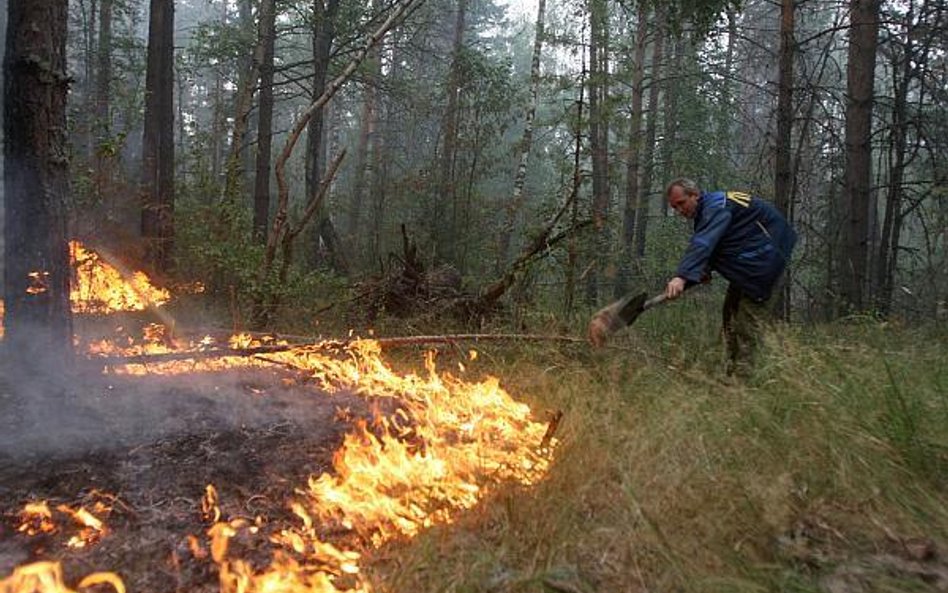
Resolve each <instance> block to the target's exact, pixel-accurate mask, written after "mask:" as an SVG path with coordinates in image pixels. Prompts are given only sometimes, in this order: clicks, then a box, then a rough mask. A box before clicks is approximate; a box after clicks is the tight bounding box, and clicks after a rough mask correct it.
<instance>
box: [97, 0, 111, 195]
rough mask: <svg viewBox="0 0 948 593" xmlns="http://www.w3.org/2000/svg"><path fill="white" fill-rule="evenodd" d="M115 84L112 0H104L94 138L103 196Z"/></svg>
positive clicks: (98, 185)
mask: <svg viewBox="0 0 948 593" xmlns="http://www.w3.org/2000/svg"><path fill="white" fill-rule="evenodd" d="M111 84H112V0H102V3H101V4H100V5H99V43H98V47H97V55H96V76H95V138H96V144H97V146H96V147H95V149H94V151H93V154H94V155H95V156H94V163H95V187H96V194H97V195H99V196H101V195H102V191H103V188H105V187H108V184H109V181H110V179H109V177H110V175H109V169H108V167H109V165H108V163H109V160H110V159H111V156H110V154H109V152H108V151H106V150H105V145H106V143H108V142H111V138H112V131H111V128H112V118H111V115H110V110H111V99H112V95H111Z"/></svg>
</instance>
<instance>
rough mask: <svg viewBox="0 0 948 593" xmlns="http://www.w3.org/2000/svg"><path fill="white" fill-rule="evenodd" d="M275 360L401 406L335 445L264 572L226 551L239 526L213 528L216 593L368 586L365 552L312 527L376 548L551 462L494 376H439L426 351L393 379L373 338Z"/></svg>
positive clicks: (539, 473)
mask: <svg viewBox="0 0 948 593" xmlns="http://www.w3.org/2000/svg"><path fill="white" fill-rule="evenodd" d="M272 357H273V358H274V359H278V360H280V361H281V362H282V363H284V364H290V365H293V366H296V367H299V368H303V369H306V370H308V371H309V372H310V373H311V374H312V376H313V377H314V378H316V379H317V380H319V381H320V382H321V383H322V388H323V389H325V390H333V389H340V388H347V389H352V390H355V391H357V392H360V393H364V394H370V395H373V396H376V397H379V396H381V397H391V398H397V402H398V404H399V406H400V407H399V408H398V411H397V412H395V413H394V414H392V415H391V416H389V417H383V418H379V419H378V420H377V421H376V422H375V423H374V424H373V425H372V426H369V425H367V424H366V423H361V424H359V425H358V427H357V430H356V431H355V432H353V433H351V434H349V435H347V436H346V437H345V440H344V443H343V446H342V448H341V449H340V450H339V451H337V452H336V454H335V456H334V459H333V470H334V471H333V472H332V473H324V474H322V475H321V476H318V477H315V476H314V477H312V478H311V479H310V480H309V482H308V484H307V486H306V488H305V489H300V491H299V493H300V498H299V499H298V500H296V501H295V502H293V503H292V510H293V511H294V513H295V514H296V515H297V517H299V519H300V522H301V525H300V526H298V527H295V528H291V529H285V530H283V532H282V533H281V534H280V535H279V536H276V537H274V539H273V541H274V543H275V544H278V545H279V546H281V547H282V548H284V550H285V551H284V552H280V553H277V554H276V555H275V556H274V559H273V564H272V565H271V566H270V568H269V569H267V570H265V571H262V572H259V573H254V572H253V571H252V570H251V569H250V568H249V566H248V565H247V564H246V563H245V562H243V561H241V560H239V559H237V560H229V559H228V558H227V544H226V542H227V540H229V539H230V538H232V537H234V536H235V535H236V534H237V532H238V530H239V529H241V528H244V527H245V526H246V523H245V522H241V521H233V522H230V523H224V522H218V523H216V524H215V526H214V527H212V528H211V530H210V531H209V534H210V536H211V538H212V540H213V545H212V549H213V550H214V553H213V557H214V559H215V560H216V561H217V562H218V563H219V564H220V566H221V590H222V591H225V592H232V591H241V592H244V591H246V592H256V591H271V590H279V591H302V590H306V591H325V592H337V591H343V590H347V591H368V586H367V584H365V583H363V582H362V581H361V579H360V578H359V575H360V573H361V568H360V566H359V561H360V559H361V555H360V554H359V553H357V552H355V551H352V550H339V549H337V548H336V547H335V546H333V545H332V544H329V543H327V542H324V541H322V539H321V537H320V530H326V529H330V530H332V531H335V532H338V531H339V530H340V529H341V530H348V531H349V532H350V533H352V534H354V535H356V536H357V539H358V540H360V541H363V542H365V543H366V544H367V545H368V546H369V547H378V546H381V545H382V544H384V543H386V542H388V541H391V540H392V539H395V538H400V537H408V538H410V537H413V536H415V535H417V534H418V533H419V532H420V531H421V530H423V529H425V528H427V527H430V526H432V525H435V524H438V523H450V522H451V521H453V520H454V519H455V517H456V515H457V513H458V511H461V510H463V509H467V508H471V507H472V506H474V505H475V504H476V503H477V502H478V500H479V499H480V498H482V497H483V496H484V495H485V494H486V493H488V492H489V491H490V490H491V489H492V487H494V486H495V485H496V484H497V483H498V482H500V481H513V482H519V483H521V484H524V485H530V484H533V483H535V482H536V481H537V480H539V479H541V478H542V477H543V475H544V474H545V473H546V471H547V469H548V465H549V458H548V453H549V452H548V451H543V450H541V449H540V443H542V442H543V441H544V437H545V431H546V427H545V426H544V425H542V424H540V423H537V422H534V421H532V420H531V418H530V416H531V414H530V410H529V408H528V407H527V406H526V405H524V404H521V403H517V402H515V401H513V400H512V398H511V397H510V395H509V394H508V393H507V392H506V391H504V390H503V389H502V388H501V387H500V384H499V381H498V380H497V379H495V378H488V379H485V380H483V381H481V382H478V383H468V382H465V381H463V380H461V379H458V378H456V377H453V376H451V375H449V374H443V375H439V374H438V373H437V372H436V370H435V364H434V355H429V356H428V357H427V360H426V363H427V364H426V367H427V376H426V377H419V376H416V375H408V376H400V375H398V374H397V373H395V372H394V371H392V370H391V369H389V368H388V366H387V365H385V363H384V362H383V361H382V359H381V356H380V349H379V346H378V344H377V343H376V342H373V341H356V342H354V343H352V344H351V345H350V347H349V350H348V358H346V359H343V360H339V359H337V358H333V357H330V356H327V355H326V354H325V353H324V352H322V351H320V349H319V348H318V347H301V348H297V349H294V350H290V351H287V352H281V353H277V354H274V355H273V356H272ZM554 444H555V441H554ZM215 506H216V505H215ZM317 526H318V527H317ZM299 556H302V557H303V558H304V559H305V560H304V561H300V560H297V559H295V558H297V557H299Z"/></svg>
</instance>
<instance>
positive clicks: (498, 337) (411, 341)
mask: <svg viewBox="0 0 948 593" xmlns="http://www.w3.org/2000/svg"><path fill="white" fill-rule="evenodd" d="M361 340H362V339H361V338H352V339H348V340H324V341H320V342H316V343H308V344H270V345H264V346H255V347H251V348H211V349H206V350H186V351H178V352H160V353H156V354H132V355H128V356H116V355H110V356H102V355H93V356H89V357H88V360H89V361H91V362H96V363H101V364H102V365H103V366H118V365H125V364H149V363H159V362H172V361H176V360H191V359H207V358H226V357H229V356H231V357H240V358H243V357H248V356H256V355H259V354H273V353H276V352H286V351H288V350H294V349H297V348H299V349H307V350H326V351H329V352H343V351H344V350H345V349H346V348H348V347H349V346H350V345H352V344H354V343H355V342H358V341H361ZM365 340H367V341H373V342H376V343H378V344H379V345H380V346H381V347H382V348H393V347H399V346H422V345H425V344H454V343H457V342H489V341H506V340H513V341H524V342H563V343H567V344H586V343H587V342H586V340H585V338H575V337H572V336H556V335H545V334H443V335H430V336H396V337H391V338H365Z"/></svg>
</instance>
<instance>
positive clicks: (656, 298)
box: [642, 292, 668, 311]
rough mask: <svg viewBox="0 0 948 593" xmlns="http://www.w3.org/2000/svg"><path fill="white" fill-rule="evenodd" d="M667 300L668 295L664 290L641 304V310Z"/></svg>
mask: <svg viewBox="0 0 948 593" xmlns="http://www.w3.org/2000/svg"><path fill="white" fill-rule="evenodd" d="M667 300H668V297H666V296H665V293H664V292H663V293H661V294H658V295H655V296H653V297H652V298H650V299H649V300H647V301H645V302H644V303H643V304H642V310H643V311H647V310H648V309H651V308H652V307H654V306H656V305H661V304H662V303H664V302H665V301H667Z"/></svg>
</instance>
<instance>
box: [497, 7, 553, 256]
mask: <svg viewBox="0 0 948 593" xmlns="http://www.w3.org/2000/svg"><path fill="white" fill-rule="evenodd" d="M545 20H546V0H539V1H538V3H537V21H536V33H535V36H534V38H533V58H532V60H531V61H530V103H529V104H528V105H527V113H526V115H525V117H524V125H523V136H522V137H521V138H520V144H519V145H518V147H517V148H518V150H519V152H520V159H519V161H518V163H517V172H516V173H515V175H514V186H513V194H512V195H511V197H510V201H509V202H507V207H506V208H505V209H504V224H503V227H501V230H500V239H499V241H498V246H497V262H496V264H495V266H494V268H495V272H497V273H500V272H502V271H503V269H504V268H505V267H506V265H507V260H508V259H510V241H511V238H512V237H513V231H514V227H515V226H516V222H517V215H518V214H519V213H520V211H521V210H522V209H523V203H524V197H523V186H524V184H525V183H526V180H527V161H528V160H529V158H530V150H531V149H532V147H533V122H534V120H535V119H536V114H537V102H538V100H539V99H538V97H539V94H540V56H541V54H542V51H543V35H544V21H545Z"/></svg>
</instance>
